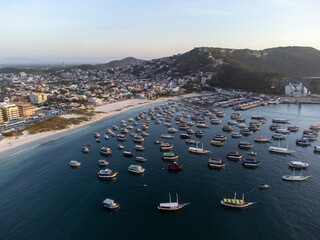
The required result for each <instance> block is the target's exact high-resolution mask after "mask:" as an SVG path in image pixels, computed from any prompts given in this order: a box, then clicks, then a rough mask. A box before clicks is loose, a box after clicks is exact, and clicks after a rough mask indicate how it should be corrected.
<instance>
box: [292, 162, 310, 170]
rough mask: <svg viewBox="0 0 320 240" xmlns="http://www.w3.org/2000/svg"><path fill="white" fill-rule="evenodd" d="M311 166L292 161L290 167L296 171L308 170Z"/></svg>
mask: <svg viewBox="0 0 320 240" xmlns="http://www.w3.org/2000/svg"><path fill="white" fill-rule="evenodd" d="M308 166H309V164H308V163H303V162H300V161H290V162H289V167H291V168H295V169H306V168H307V167H308Z"/></svg>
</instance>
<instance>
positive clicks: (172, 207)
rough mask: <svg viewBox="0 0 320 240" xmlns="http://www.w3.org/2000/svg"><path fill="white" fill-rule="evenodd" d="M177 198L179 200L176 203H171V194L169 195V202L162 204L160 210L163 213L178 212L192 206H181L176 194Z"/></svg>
mask: <svg viewBox="0 0 320 240" xmlns="http://www.w3.org/2000/svg"><path fill="white" fill-rule="evenodd" d="M176 198H177V201H176V202H171V194H170V193H169V202H168V203H160V205H159V206H158V209H159V210H162V211H177V210H180V209H182V208H183V207H185V206H187V205H189V204H190V203H180V204H179V200H178V193H176Z"/></svg>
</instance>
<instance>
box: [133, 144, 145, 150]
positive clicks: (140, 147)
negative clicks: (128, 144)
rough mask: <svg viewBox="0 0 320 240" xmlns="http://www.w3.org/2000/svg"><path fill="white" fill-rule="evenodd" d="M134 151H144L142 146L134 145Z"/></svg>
mask: <svg viewBox="0 0 320 240" xmlns="http://www.w3.org/2000/svg"><path fill="white" fill-rule="evenodd" d="M134 149H135V150H136V151H144V146H143V145H135V146H134Z"/></svg>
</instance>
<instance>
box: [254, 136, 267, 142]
mask: <svg viewBox="0 0 320 240" xmlns="http://www.w3.org/2000/svg"><path fill="white" fill-rule="evenodd" d="M254 141H255V142H258V143H269V142H271V138H263V137H257V138H255V139H254Z"/></svg>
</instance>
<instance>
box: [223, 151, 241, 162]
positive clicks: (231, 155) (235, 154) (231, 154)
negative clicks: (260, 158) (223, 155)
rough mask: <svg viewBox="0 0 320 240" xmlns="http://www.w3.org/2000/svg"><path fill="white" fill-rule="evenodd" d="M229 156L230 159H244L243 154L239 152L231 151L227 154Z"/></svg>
mask: <svg viewBox="0 0 320 240" xmlns="http://www.w3.org/2000/svg"><path fill="white" fill-rule="evenodd" d="M227 158H228V159H229V160H236V161H238V160H241V159H242V155H241V154H239V153H238V152H229V153H228V154H227Z"/></svg>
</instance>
